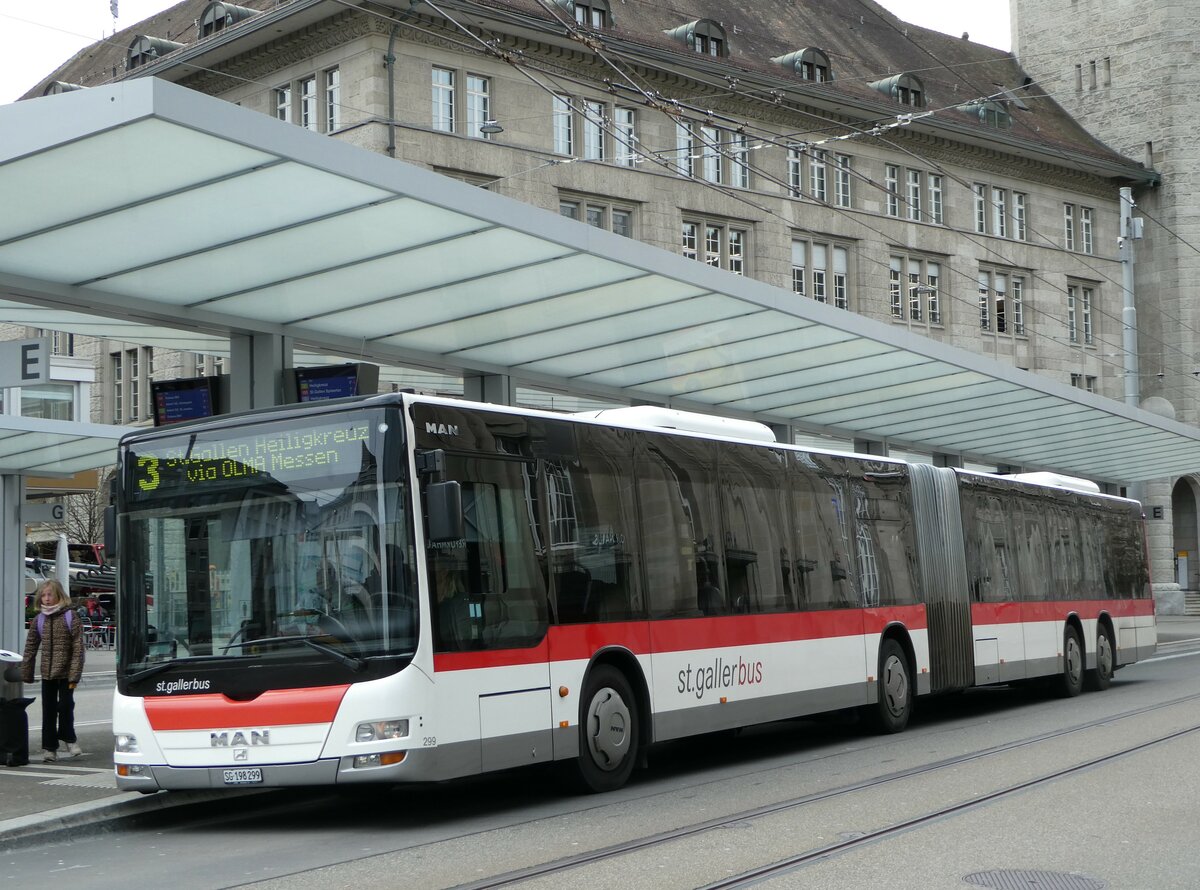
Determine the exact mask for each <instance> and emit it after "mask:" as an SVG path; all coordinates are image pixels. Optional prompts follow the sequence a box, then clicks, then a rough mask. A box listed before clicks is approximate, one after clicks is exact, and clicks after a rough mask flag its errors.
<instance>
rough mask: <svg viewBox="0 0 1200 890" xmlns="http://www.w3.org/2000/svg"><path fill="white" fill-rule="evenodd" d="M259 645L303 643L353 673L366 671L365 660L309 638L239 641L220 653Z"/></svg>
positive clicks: (262, 638)
mask: <svg viewBox="0 0 1200 890" xmlns="http://www.w3.org/2000/svg"><path fill="white" fill-rule="evenodd" d="M261 643H303V644H304V645H305V646H308V647H309V648H310V649H316V650H317V651H318V652H320V653H322V654H323V655H328V656H329V657H330V658H332V659H333V660H334V661H337V662H340V663H341V664H344V665H345V666H346V667H348V668H350V670H352V671H354V672H355V673H361V672H362V671H365V670H366V669H367V660H366V659H365V658H355V657H354V656H353V655H347V654H346V653H345V652H339V651H338V650H337V649H334V648H333V647H332V646H326V645H324V644H323V643H318V642H316V641H315V640H313V639H312V638H311V637H260V638H258V639H256V640H240V641H238V642H236V643H230V644H229V645H228V646H226V647H225V649H223V650H222V652H224V651H226V650H228V649H231V648H237V649H241V648H243V647H245V646H257V645H259V644H261Z"/></svg>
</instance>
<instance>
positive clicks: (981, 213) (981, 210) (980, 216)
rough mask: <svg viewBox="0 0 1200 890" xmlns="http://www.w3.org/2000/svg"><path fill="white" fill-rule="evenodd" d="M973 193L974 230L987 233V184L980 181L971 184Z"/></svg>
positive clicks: (982, 233)
mask: <svg viewBox="0 0 1200 890" xmlns="http://www.w3.org/2000/svg"><path fill="white" fill-rule="evenodd" d="M971 190H972V191H973V192H974V193H975V231H976V232H978V233H979V234H981V235H984V234H987V186H986V185H984V184H983V183H981V182H977V183H975V184H974V185H973V186H971Z"/></svg>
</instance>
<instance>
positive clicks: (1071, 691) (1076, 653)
mask: <svg viewBox="0 0 1200 890" xmlns="http://www.w3.org/2000/svg"><path fill="white" fill-rule="evenodd" d="M1083 674H1084V670H1083V644H1082V643H1080V642H1079V632H1078V631H1076V630H1075V628H1073V627H1071V626H1070V625H1067V629H1066V631H1065V632H1064V633H1063V672H1062V676H1061V677H1059V678H1058V681H1057V683H1056V686H1057V692H1058V694H1059V695H1061V696H1062V697H1063V698H1074V697H1075V696H1077V695H1079V693H1081V692H1083Z"/></svg>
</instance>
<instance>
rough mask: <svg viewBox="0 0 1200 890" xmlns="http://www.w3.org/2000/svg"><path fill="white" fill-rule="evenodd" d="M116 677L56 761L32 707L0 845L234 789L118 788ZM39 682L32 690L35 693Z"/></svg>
mask: <svg viewBox="0 0 1200 890" xmlns="http://www.w3.org/2000/svg"><path fill="white" fill-rule="evenodd" d="M1158 640H1159V654H1162V655H1168V654H1170V653H1171V652H1173V651H1185V650H1189V649H1194V648H1197V647H1200V617H1193V616H1187V617H1184V616H1163V617H1160V618H1159V619H1158ZM115 685H116V656H115V653H113V652H111V651H105V650H91V651H89V652H88V657H87V663H86V668H85V671H84V675H83V681H82V682H81V683H80V687H79V689H78V690H77V692H76V698H77V704H76V730H77V732H78V735H79V743H80V745H81V746H82V748H83V749H84V751H85V752H86V753H85V754H84V756H83V757H79V758H73V759H71V760H62V761H59V762H57V763H53V764H46V763H42V762H41V751H40V749H39V742H40V737H41V732H40V726H41V710H40V708H39V702H37V701H35V702H34V704H33V705H31V706H30V709H29V717H30V721H29V722H30V727H31V732H30V742H31V743H32V745H31V747H32V751H31V755H32V756H31V758H30V761H31V762H30V763H29V765H28V766H23V767H17V768H12V769H5V768H3V767H0V850H3V849H4V847H5V846H6V845H8V844H11V843H13V842H15V841H19V840H27V839H30V838H33V837H36V836H37V835H41V834H45V833H47V832H53V831H56V830H59V829H69V828H77V827H81V826H85V825H95V824H97V823H101V822H104V821H107V820H112V819H117V818H121V817H123V816H127V815H135V814H138V813H145V812H150V811H154V810H157V809H163V808H166V807H173V806H179V805H184V804H190V803H198V802H202V801H206V800H212V799H214V798H217V797H224V796H228V792H224V791H196V792H179V791H173V792H159V793H157V794H152V795H144V794H138V793H136V792H128V791H127V792H121V791H118V790H117V785H116V780H115V778H114V777H113V757H112V722H111V704H109V702H110V701H111V693H112V690H113V688H114V687H115ZM37 690H38V687H37V685H36V684H35V685H34V686H33V687H32V688H30V689H28V690H27V695H36V694H37Z"/></svg>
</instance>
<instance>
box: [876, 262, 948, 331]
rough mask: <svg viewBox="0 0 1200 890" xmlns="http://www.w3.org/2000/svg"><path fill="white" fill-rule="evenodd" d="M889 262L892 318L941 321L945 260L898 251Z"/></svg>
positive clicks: (914, 320) (920, 321)
mask: <svg viewBox="0 0 1200 890" xmlns="http://www.w3.org/2000/svg"><path fill="white" fill-rule="evenodd" d="M888 265H889V278H888V295H889V297H890V302H891V313H892V318H894V319H896V320H898V321H906V322H908V323H909V324H910V325H911V324H912V323H913V322H916V323H919V324H922V325H940V324H941V323H942V304H941V283H942V266H941V263H940V262H938V261H935V260H930V259H927V258H925V257H920V256H905V255H895V256H892V257H891V259H890V260H889V264H888Z"/></svg>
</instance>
